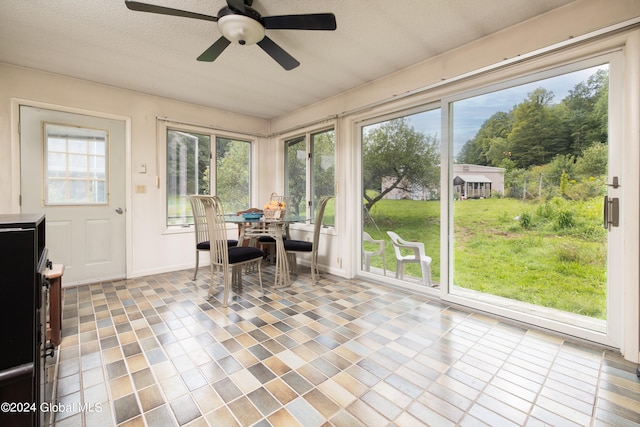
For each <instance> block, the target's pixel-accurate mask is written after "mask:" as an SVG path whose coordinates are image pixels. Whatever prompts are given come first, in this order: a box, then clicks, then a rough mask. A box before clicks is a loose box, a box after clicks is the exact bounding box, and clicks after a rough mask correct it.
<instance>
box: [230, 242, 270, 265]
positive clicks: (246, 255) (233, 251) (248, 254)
mask: <svg viewBox="0 0 640 427" xmlns="http://www.w3.org/2000/svg"><path fill="white" fill-rule="evenodd" d="M263 256H264V252H262V251H261V250H260V249H258V248H252V247H250V246H235V247H232V248H229V264H236V263H239V262H243V261H249V260H251V259H256V258H262V257H263Z"/></svg>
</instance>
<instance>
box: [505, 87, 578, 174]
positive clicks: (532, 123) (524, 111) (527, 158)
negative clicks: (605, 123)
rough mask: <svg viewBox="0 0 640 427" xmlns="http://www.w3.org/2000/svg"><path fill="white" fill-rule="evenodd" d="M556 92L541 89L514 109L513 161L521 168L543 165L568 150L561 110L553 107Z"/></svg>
mask: <svg viewBox="0 0 640 427" xmlns="http://www.w3.org/2000/svg"><path fill="white" fill-rule="evenodd" d="M553 96H554V95H553V92H551V91H549V90H546V89H544V88H538V89H536V90H534V91H533V92H531V93H529V95H528V97H527V99H526V100H525V101H523V102H522V103H520V104H518V105H517V106H516V107H515V108H514V109H513V117H514V124H513V128H512V129H511V132H510V133H509V141H510V144H511V154H512V157H511V158H512V160H513V161H514V162H515V163H516V164H517V165H518V167H521V168H527V167H529V166H532V165H542V164H545V163H547V162H549V161H550V160H551V159H552V158H553V157H555V155H557V154H562V153H565V152H566V151H567V145H568V141H567V140H566V138H564V137H563V135H564V134H565V132H564V130H565V128H564V126H563V125H562V120H561V119H560V117H559V114H558V113H559V111H558V110H557V109H554V108H551V107H550V106H551V103H552V101H553Z"/></svg>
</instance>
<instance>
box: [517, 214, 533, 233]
mask: <svg viewBox="0 0 640 427" xmlns="http://www.w3.org/2000/svg"><path fill="white" fill-rule="evenodd" d="M519 221H520V226H521V227H522V228H527V229H528V228H531V226H532V225H533V221H532V219H531V214H529V212H522V213H521V214H520V219H519Z"/></svg>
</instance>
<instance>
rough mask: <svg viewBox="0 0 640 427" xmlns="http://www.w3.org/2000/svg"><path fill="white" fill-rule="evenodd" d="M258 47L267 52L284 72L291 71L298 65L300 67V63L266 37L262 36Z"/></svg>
mask: <svg viewBox="0 0 640 427" xmlns="http://www.w3.org/2000/svg"><path fill="white" fill-rule="evenodd" d="M258 46H260V47H261V48H262V50H264V51H265V52H267V54H268V55H269V56H270V57H272V58H273V59H275V60H276V62H277V63H278V64H280V65H281V66H282V68H284V69H285V70H293V69H294V68H296V67H297V66H298V65H300V63H299V62H298V61H297V60H296V59H295V58H294V57H293V56H291V55H289V54H288V53H287V52H285V50H284V49H282V48H281V47H280V46H278V45H277V44H276V42H274V41H273V40H271V39H270V38H269V37H267V36H264V38H263V39H262V40H260V41H259V42H258Z"/></svg>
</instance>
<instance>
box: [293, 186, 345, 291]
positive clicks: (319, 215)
mask: <svg viewBox="0 0 640 427" xmlns="http://www.w3.org/2000/svg"><path fill="white" fill-rule="evenodd" d="M332 198H333V196H325V197H323V198H322V199H320V203H319V204H318V209H317V211H316V217H315V223H314V228H313V241H311V242H307V241H305V240H293V239H287V240H285V241H284V248H285V250H286V252H287V257H288V259H289V266H290V269H291V271H292V272H293V273H294V274H295V273H296V270H297V259H296V254H297V253H310V254H311V280H312V281H314V282H315V281H316V278H317V277H318V276H319V275H320V272H319V271H318V244H319V242H320V229H321V228H322V219H323V217H324V209H325V207H326V206H327V202H328V201H329V200H330V199H332Z"/></svg>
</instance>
